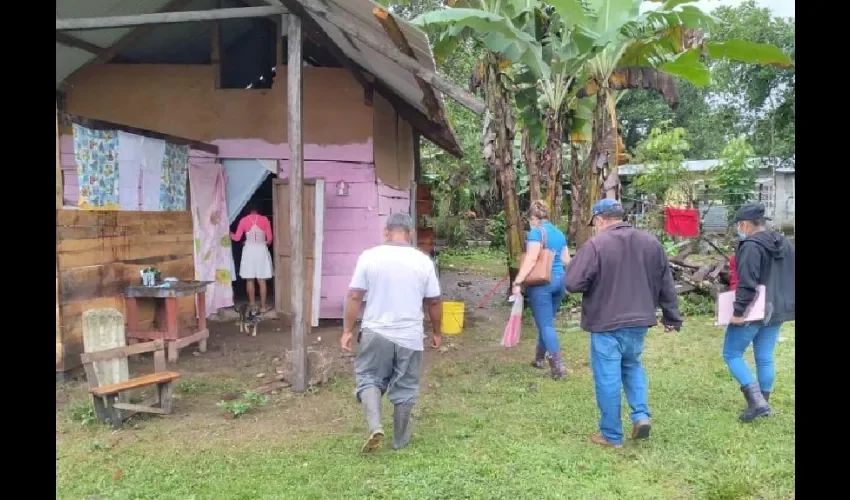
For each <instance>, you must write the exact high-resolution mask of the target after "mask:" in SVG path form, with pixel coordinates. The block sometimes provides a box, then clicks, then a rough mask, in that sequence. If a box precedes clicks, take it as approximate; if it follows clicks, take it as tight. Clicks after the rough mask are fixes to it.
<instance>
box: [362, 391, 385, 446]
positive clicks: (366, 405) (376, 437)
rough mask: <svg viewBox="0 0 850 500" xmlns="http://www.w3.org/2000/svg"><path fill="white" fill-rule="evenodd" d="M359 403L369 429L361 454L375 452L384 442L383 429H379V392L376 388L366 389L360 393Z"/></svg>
mask: <svg viewBox="0 0 850 500" xmlns="http://www.w3.org/2000/svg"><path fill="white" fill-rule="evenodd" d="M360 403H361V404H362V405H363V412H364V413H365V414H366V426H367V427H368V428H369V438H368V439H366V442H365V443H363V449H362V451H363V452H370V451H375V450H377V449H378V448H380V447H381V443H382V442H383V440H384V429H383V428H382V427H381V390H380V389H378V388H377V387H367V388H365V389H363V390H362V391H360Z"/></svg>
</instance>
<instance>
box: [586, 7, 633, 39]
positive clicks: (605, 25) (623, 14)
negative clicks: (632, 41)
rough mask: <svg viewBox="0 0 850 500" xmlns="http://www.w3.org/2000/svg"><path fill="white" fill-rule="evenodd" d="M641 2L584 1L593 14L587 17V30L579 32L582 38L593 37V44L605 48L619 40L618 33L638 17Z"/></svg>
mask: <svg viewBox="0 0 850 500" xmlns="http://www.w3.org/2000/svg"><path fill="white" fill-rule="evenodd" d="M642 1H643V0H585V2H586V5H587V6H588V8H589V9H590V11H591V12H592V13H593V14H591V15H590V16H588V18H589V19H588V26H587V28H589V30H579V31H580V32H581V35H582V36H593V37H594V38H595V39H594V40H593V44H594V45H595V46H597V47H605V46H608V45H609V44H611V43H615V42H617V41H618V40H619V38H620V31H621V30H622V29H623V27H624V26H626V25H627V24H629V23H631V22H634V21H635V20H636V19H637V18H638V16H639V15H640V4H641V3H642Z"/></svg>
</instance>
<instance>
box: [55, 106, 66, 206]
mask: <svg viewBox="0 0 850 500" xmlns="http://www.w3.org/2000/svg"><path fill="white" fill-rule="evenodd" d="M63 190H64V186H63V183H62V162H60V161H59V106H58V105H57V106H56V210H62V206H63V205H64V202H63V199H64V194H63Z"/></svg>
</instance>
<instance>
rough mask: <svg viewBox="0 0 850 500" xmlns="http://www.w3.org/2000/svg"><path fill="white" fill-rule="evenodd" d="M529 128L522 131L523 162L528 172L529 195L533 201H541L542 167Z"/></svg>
mask: <svg viewBox="0 0 850 500" xmlns="http://www.w3.org/2000/svg"><path fill="white" fill-rule="evenodd" d="M528 130H529V129H528V127H523V129H522V162H523V163H525V168H526V169H527V170H528V194H529V196H530V197H531V200H532V201H534V200H539V199H540V196H541V194H540V167H539V165H538V158H537V149H535V147H534V141H532V140H531V137H530V133H529V131H528Z"/></svg>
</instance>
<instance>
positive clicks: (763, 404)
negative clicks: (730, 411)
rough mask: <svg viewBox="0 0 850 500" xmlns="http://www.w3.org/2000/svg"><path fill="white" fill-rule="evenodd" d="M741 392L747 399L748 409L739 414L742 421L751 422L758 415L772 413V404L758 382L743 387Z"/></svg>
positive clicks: (763, 415) (764, 415) (762, 415)
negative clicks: (768, 401)
mask: <svg viewBox="0 0 850 500" xmlns="http://www.w3.org/2000/svg"><path fill="white" fill-rule="evenodd" d="M741 392H742V393H744V398H745V399H746V400H747V409H746V410H744V411H743V412H742V413H741V414H740V415H739V416H738V419H740V420H741V422H751V421H752V420H754V419H756V418H758V417H766V416H768V415H770V405H768V404H767V401H766V400H765V399H764V396H763V395H762V393H761V389H759V384H758V382H753V383H752V384H750V385H747V386H743V387H741Z"/></svg>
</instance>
